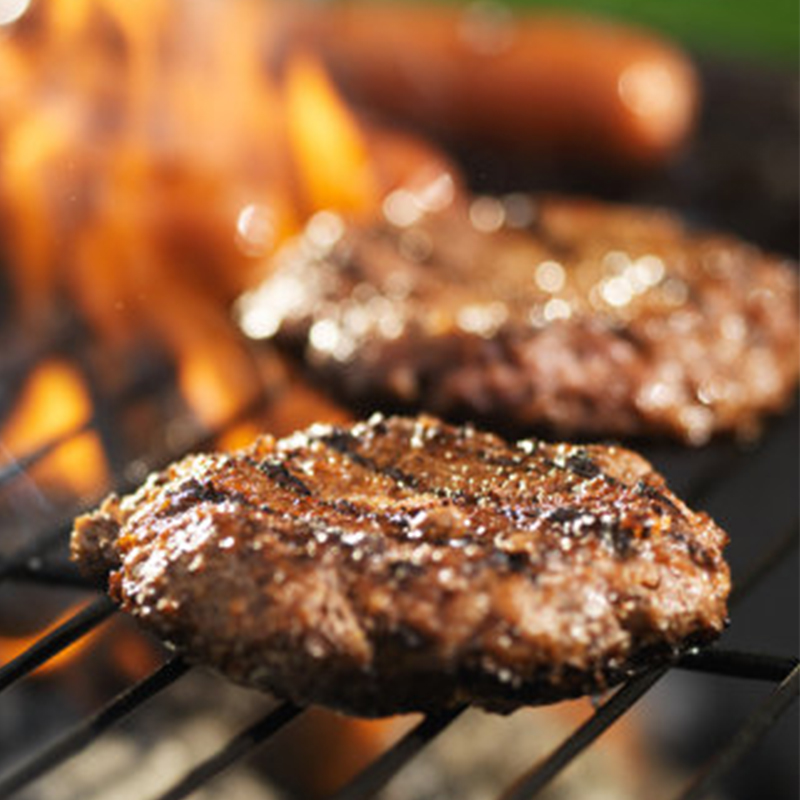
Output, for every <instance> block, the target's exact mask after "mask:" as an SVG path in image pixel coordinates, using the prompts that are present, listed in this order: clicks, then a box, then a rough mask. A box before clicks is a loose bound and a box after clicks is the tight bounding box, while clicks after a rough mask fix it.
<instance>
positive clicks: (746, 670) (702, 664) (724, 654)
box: [675, 647, 798, 683]
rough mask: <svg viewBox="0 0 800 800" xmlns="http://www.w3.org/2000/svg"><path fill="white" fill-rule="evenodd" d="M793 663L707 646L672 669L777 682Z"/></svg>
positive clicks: (790, 659)
mask: <svg viewBox="0 0 800 800" xmlns="http://www.w3.org/2000/svg"><path fill="white" fill-rule="evenodd" d="M797 664H798V660H797V659H796V658H787V657H785V656H770V655H762V654H760V653H743V652H739V651H737V650H721V649H719V648H716V647H709V648H707V649H706V650H700V651H699V652H697V653H687V654H686V655H685V656H684V657H683V658H681V660H680V661H679V662H678V663H677V664H676V665H675V666H676V667H678V668H679V669H688V670H692V671H694V672H711V673H713V674H715V675H728V676H730V677H733V678H747V679H749V680H756V681H772V682H774V683H779V682H780V681H782V680H784V679H785V678H786V676H787V675H788V674H789V673H790V672H791V671H792V670H793V669H794V668H795V667H796V666H797Z"/></svg>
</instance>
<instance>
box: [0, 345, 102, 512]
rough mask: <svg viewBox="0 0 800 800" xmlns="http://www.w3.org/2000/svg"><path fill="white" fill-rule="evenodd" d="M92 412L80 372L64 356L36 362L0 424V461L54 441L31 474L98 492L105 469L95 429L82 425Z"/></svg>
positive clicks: (48, 481)
mask: <svg viewBox="0 0 800 800" xmlns="http://www.w3.org/2000/svg"><path fill="white" fill-rule="evenodd" d="M91 415H92V406H91V399H90V397H89V394H88V391H87V389H86V386H85V384H84V382H83V380H82V378H81V376H80V374H79V373H78V371H77V370H76V369H75V368H74V367H73V366H72V365H71V364H69V363H67V362H65V361H63V360H58V359H50V360H47V361H44V362H42V363H40V364H39V365H38V366H37V367H36V369H35V371H34V372H33V374H32V375H31V376H30V377H29V379H28V381H27V382H26V384H25V386H24V387H23V389H22V393H21V396H20V398H19V401H18V405H17V406H16V408H15V410H14V411H13V412H12V414H11V415H10V417H9V418H8V419H6V421H5V423H4V425H3V427H2V428H0V443H2V450H0V464H10V463H13V462H15V461H18V460H20V459H24V458H25V457H27V456H31V455H32V454H33V453H35V452H36V451H37V450H39V449H41V448H45V447H48V446H50V445H51V444H52V443H55V447H53V449H52V450H51V451H50V452H48V453H47V455H46V457H43V458H41V459H39V460H38V461H37V463H35V464H34V465H33V466H32V467H31V472H30V475H31V477H32V478H34V479H35V480H37V481H39V482H41V483H44V484H53V483H57V484H58V485H59V486H62V487H65V488H67V489H70V490H71V491H72V492H73V493H74V494H75V495H76V496H82V495H86V494H92V493H97V492H98V491H100V490H102V488H103V487H104V486H106V485H107V481H108V468H107V465H106V461H105V456H104V455H103V449H102V445H101V443H100V441H99V438H98V436H97V434H96V433H94V432H93V431H91V430H88V429H87V430H85V428H86V426H87V424H88V423H89V421H90V419H91Z"/></svg>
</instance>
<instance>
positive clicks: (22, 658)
mask: <svg viewBox="0 0 800 800" xmlns="http://www.w3.org/2000/svg"><path fill="white" fill-rule="evenodd" d="M115 610H116V606H115V605H114V604H113V603H112V602H111V600H109V599H108V598H107V597H100V598H98V599H97V600H95V601H94V602H92V603H90V604H89V605H88V606H86V607H85V608H83V609H81V610H80V611H79V612H78V613H77V614H75V615H74V616H73V617H71V618H70V619H68V620H67V621H66V622H65V623H64V624H63V625H59V626H58V627H57V628H56V629H55V630H53V631H51V632H50V633H48V634H47V635H46V636H43V637H41V638H40V639H39V640H38V641H37V642H36V643H35V644H34V645H32V646H31V647H29V648H28V649H27V650H26V651H25V652H24V653H22V654H21V655H19V656H17V657H16V658H15V659H14V660H13V661H9V662H8V664H5V665H3V667H1V668H0V692H1V691H3V690H4V689H7V688H8V687H9V686H11V684H13V683H15V682H16V681H18V680H19V679H20V678H24V677H25V676H26V675H29V674H30V673H31V672H33V671H34V670H35V669H36V668H37V667H40V666H41V665H42V664H44V663H45V662H46V661H49V660H50V659H51V658H52V657H53V656H55V655H57V654H58V653H60V652H61V651H62V650H65V649H66V648H67V647H69V646H70V645H71V644H73V643H75V642H76V641H77V640H78V639H80V638H81V637H83V636H85V635H86V634H87V633H89V631H91V630H93V629H94V628H96V627H97V626H98V625H100V624H101V623H103V622H105V620H106V619H108V617H110V616H111V614H112V613H113V612H114V611H115Z"/></svg>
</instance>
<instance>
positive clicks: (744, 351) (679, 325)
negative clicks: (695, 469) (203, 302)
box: [239, 192, 800, 444]
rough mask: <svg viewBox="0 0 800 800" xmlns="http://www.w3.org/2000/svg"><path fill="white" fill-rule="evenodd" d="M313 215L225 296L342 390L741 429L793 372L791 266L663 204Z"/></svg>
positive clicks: (513, 422)
mask: <svg viewBox="0 0 800 800" xmlns="http://www.w3.org/2000/svg"><path fill="white" fill-rule="evenodd" d="M429 207H430V203H428V205H427V206H426V200H425V197H424V196H416V195H412V194H411V193H409V192H405V193H403V192H396V193H395V194H394V195H392V196H390V198H389V199H388V200H387V202H386V204H385V208H386V211H385V214H384V217H383V218H382V219H381V220H380V221H379V222H376V223H372V224H369V225H366V224H360V225H356V224H352V225H345V224H343V223H342V221H341V220H337V218H335V217H332V215H329V214H328V215H323V216H321V217H319V216H318V217H317V218H315V219H313V220H312V221H311V222H310V224H309V226H308V227H307V229H306V231H305V233H304V234H303V235H302V236H301V237H300V238H299V240H297V241H295V242H294V243H292V244H290V245H289V246H288V247H287V248H285V249H284V250H283V251H282V253H281V254H280V255H279V256H278V257H277V259H276V261H275V268H274V271H273V273H272V274H271V276H270V277H269V278H268V279H267V280H266V282H265V283H264V284H263V285H262V286H261V287H260V288H258V289H257V290H255V291H253V292H250V293H249V294H247V295H245V296H244V297H243V298H242V300H241V301H240V304H239V314H240V319H241V324H242V327H243V329H244V330H245V332H246V333H248V334H249V335H251V336H254V337H265V336H273V335H275V334H277V336H278V338H279V339H280V340H282V341H285V342H289V343H291V344H293V345H295V346H298V345H299V346H300V347H301V348H302V349H303V351H304V354H305V357H306V359H307V361H308V363H309V364H311V365H312V366H313V367H314V368H315V369H318V370H321V371H322V372H323V373H324V374H325V377H326V379H328V378H331V379H333V381H334V382H335V383H336V384H338V385H339V386H340V387H341V389H342V390H343V391H344V393H345V394H346V395H348V396H350V397H351V398H361V399H363V398H367V399H368V400H369V402H370V403H374V401H375V398H376V397H380V398H382V399H387V398H391V399H393V400H394V401H395V402H397V403H399V405H400V407H411V408H418V409H421V410H425V411H428V412H431V413H437V414H444V415H448V416H452V415H456V416H465V417H466V418H468V419H484V420H491V422H492V423H493V426H494V425H496V423H497V421H498V420H501V421H502V422H503V423H504V424H507V425H510V426H511V429H513V430H517V431H519V430H520V429H523V430H530V428H531V426H536V425H545V426H547V427H549V428H551V429H553V430H555V431H557V432H558V433H560V434H565V435H574V434H591V435H615V436H617V435H644V434H647V435H652V434H656V435H669V436H675V437H678V438H680V439H681V440H683V441H685V442H688V443H691V444H702V443H704V442H706V441H707V440H708V439H709V438H710V437H711V436H712V435H713V434H714V433H716V432H719V431H725V432H734V433H736V434H738V435H740V436H743V437H751V436H753V435H754V434H756V433H757V432H758V427H759V423H760V420H761V418H762V417H763V416H764V414H765V413H767V412H774V411H777V410H780V409H782V408H783V407H785V406H786V405H787V403H788V402H789V400H790V399H791V397H792V395H793V390H794V387H795V385H796V383H797V377H798V370H799V368H800V355H799V354H800V348H799V347H798V339H799V337H800V316H799V315H798V308H800V303H799V301H798V281H797V275H796V269H793V268H792V267H791V266H789V265H787V263H783V262H782V261H781V259H779V258H777V257H772V256H769V255H765V254H763V253H761V252H759V251H758V250H757V249H756V248H754V247H752V246H749V245H747V244H745V243H743V242H741V241H738V240H736V239H734V238H731V237H727V236H721V235H698V234H693V233H690V232H689V231H687V229H686V228H685V227H684V225H683V224H682V223H681V222H680V221H679V220H678V219H676V218H675V217H673V216H671V215H670V214H668V213H666V212H663V211H655V210H645V209H639V208H633V207H625V206H614V205H610V204H602V203H599V202H595V201H582V200H565V199H558V198H543V199H540V200H533V199H531V198H528V197H526V196H511V197H509V198H506V199H505V200H503V201H501V200H498V199H493V198H486V197H483V198H478V199H476V200H474V201H473V202H472V203H471V204H469V205H468V204H467V203H466V202H459V203H455V204H451V205H449V206H447V207H446V208H444V209H440V210H438V211H429V210H428V211H426V210H425V209H426V208H429Z"/></svg>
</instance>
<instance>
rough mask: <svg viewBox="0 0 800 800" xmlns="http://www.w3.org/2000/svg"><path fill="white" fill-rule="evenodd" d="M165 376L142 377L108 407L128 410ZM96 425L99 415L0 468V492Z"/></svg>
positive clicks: (154, 373) (159, 373)
mask: <svg viewBox="0 0 800 800" xmlns="http://www.w3.org/2000/svg"><path fill="white" fill-rule="evenodd" d="M85 374H86V371H85V370H84V375H85ZM165 374H166V371H165V370H164V369H163V368H162V369H157V370H153V371H152V373H151V374H148V375H145V376H142V377H140V378H139V379H138V380H136V381H134V382H132V383H131V384H129V385H128V386H125V387H123V388H122V389H121V390H120V391H119V392H116V393H114V395H113V396H111V397H110V398H109V399H108V404H109V405H111V406H113V407H115V408H116V409H118V410H122V409H124V408H126V407H127V406H130V405H132V404H133V403H136V402H137V401H138V400H140V399H141V398H142V397H143V396H144V395H146V394H147V393H148V392H150V391H152V390H153V389H154V388H156V389H157V388H158V387H159V386H160V385H161V382H162V381H163V380H164V377H165ZM87 382H88V383H89V385H90V388H92V387H91V381H88V378H87ZM94 395H95V396H93V402H95V404H96V402H97V396H96V393H94ZM97 425H98V419H97V415H96V413H93V414H92V416H91V417H90V418H89V419H88V420H87V421H86V422H83V423H81V424H80V425H76V426H75V427H74V428H72V429H71V430H69V431H65V432H64V433H62V434H60V435H59V436H55V437H53V438H52V439H51V440H50V441H48V442H46V443H45V444H43V445H41V446H40V447H37V448H36V449H35V450H33V451H31V452H30V453H25V454H24V455H22V456H20V458H18V459H15V460H14V461H13V462H11V463H9V464H6V465H4V466H3V467H2V468H0V489H2V488H3V486H4V484H6V483H8V482H9V481H11V480H13V479H14V478H16V477H17V476H19V475H22V474H24V473H25V471H26V470H28V469H30V468H31V467H32V466H34V465H35V464H36V463H37V462H38V461H41V460H42V459H44V458H46V457H47V456H48V455H50V453H52V452H53V451H54V450H56V449H58V448H59V447H60V446H61V445H63V444H66V443H67V442H69V441H71V440H72V439H76V438H77V437H78V436H81V435H82V434H84V433H86V432H87V431H90V430H92V429H93V428H96V427H97Z"/></svg>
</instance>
